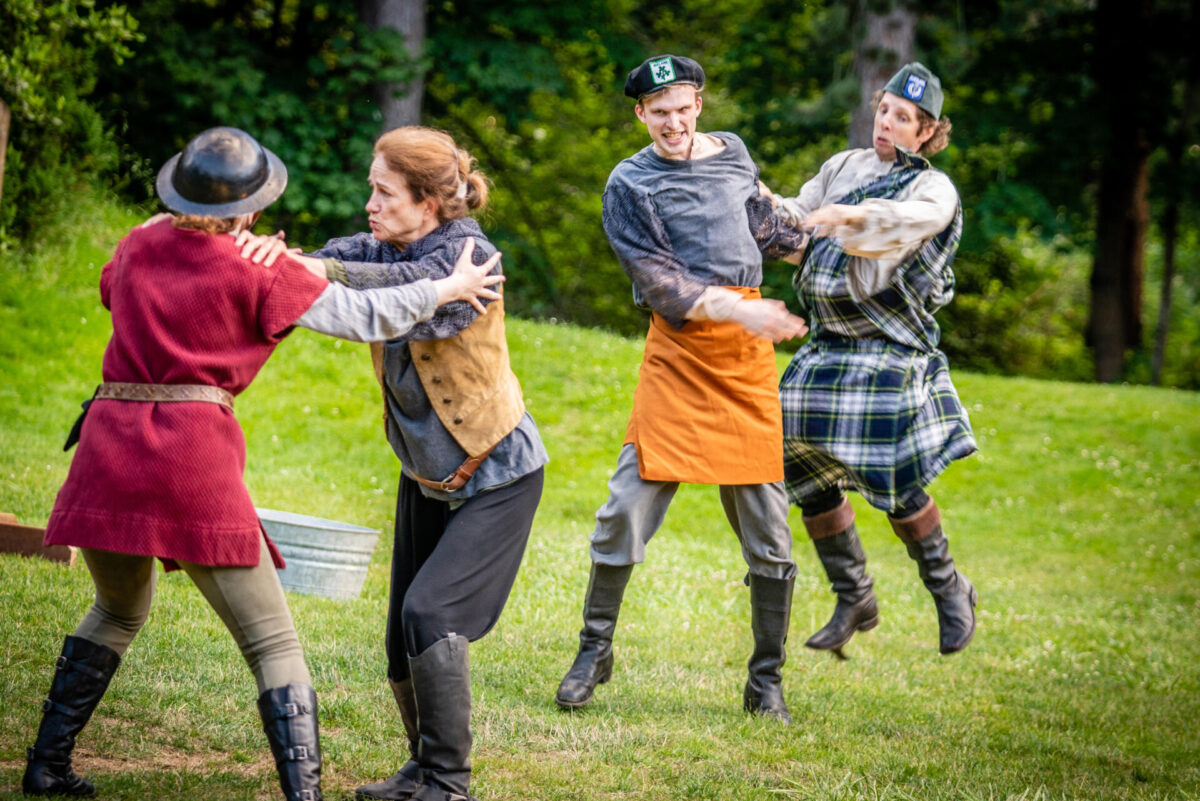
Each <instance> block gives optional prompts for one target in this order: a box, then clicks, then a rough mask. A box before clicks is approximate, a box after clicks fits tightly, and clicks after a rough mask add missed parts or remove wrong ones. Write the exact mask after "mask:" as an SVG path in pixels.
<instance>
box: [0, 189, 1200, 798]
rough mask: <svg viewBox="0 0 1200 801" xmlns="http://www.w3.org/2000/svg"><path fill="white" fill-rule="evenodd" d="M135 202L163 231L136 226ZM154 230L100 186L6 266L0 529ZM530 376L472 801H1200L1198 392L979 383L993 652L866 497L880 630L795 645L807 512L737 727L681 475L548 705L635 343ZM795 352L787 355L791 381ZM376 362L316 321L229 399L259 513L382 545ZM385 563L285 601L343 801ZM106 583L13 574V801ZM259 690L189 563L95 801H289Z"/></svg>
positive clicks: (712, 498) (150, 647)
mask: <svg viewBox="0 0 1200 801" xmlns="http://www.w3.org/2000/svg"><path fill="white" fill-rule="evenodd" d="M143 213H144V212H143ZM143 213H133V212H129V211H125V210H122V209H120V208H117V207H115V206H111V205H108V204H96V203H94V202H92V200H91V198H90V197H87V196H85V197H83V198H82V199H81V200H80V202H79V203H77V204H75V205H74V206H73V207H72V209H70V210H69V212H68V213H67V215H66V216H64V218H63V219H61V220H59V221H57V223H56V225H55V226H54V227H53V228H52V229H51V230H50V231H49V232H48V240H47V244H46V246H45V247H43V248H40V249H39V253H38V254H36V255H34V256H31V255H29V254H26V253H22V254H17V255H16V256H15V257H14V259H13V261H12V262H11V263H10V264H11V267H12V268H13V269H7V270H4V271H0V330H3V331H4V332H5V335H4V336H2V337H0V370H2V371H3V374H4V375H5V378H6V380H5V381H4V382H0V420H3V421H4V425H3V426H0V511H10V512H15V513H16V514H17V515H19V516H20V518H21V519H22V520H23V521H25V522H28V523H30V524H36V525H41V524H44V523H45V521H46V519H47V517H48V515H49V512H50V509H51V506H52V504H53V501H54V497H55V493H56V492H57V490H58V487H59V486H60V484H61V482H62V480H63V477H64V476H65V473H66V469H67V466H68V464H69V460H70V455H69V454H64V453H63V452H62V451H61V449H60V448H61V442H62V438H63V435H64V433H65V431H66V429H67V427H68V426H69V424H70V421H71V420H72V419H73V418H74V416H75V414H76V413H77V411H78V403H79V401H80V400H81V399H82V398H84V397H86V396H87V395H88V394H89V392H90V390H91V387H92V386H93V385H94V383H95V382H96V380H97V379H98V377H99V365H100V357H101V353H102V351H103V348H104V344H105V341H106V338H107V336H108V331H109V323H108V317H107V314H106V313H105V312H104V311H103V309H102V308H101V307H100V304H99V297H98V292H97V288H96V284H97V279H98V274H99V268H100V265H102V264H103V263H104V261H105V260H106V259H107V258H108V257H109V256H110V255H111V253H112V250H113V247H114V246H115V243H116V241H117V239H118V238H119V237H120V236H121V235H122V234H123V233H124V231H125V230H126V229H127V228H128V227H129V226H131V225H133V224H135V223H136V222H138V221H139V220H140V219H141V216H142V214H143ZM509 340H510V343H511V349H512V355H513V367H514V369H515V370H516V372H517V374H518V375H519V377H520V378H521V381H522V384H523V387H524V389H525V394H526V398H527V401H528V404H529V409H530V411H531V413H532V414H533V415H534V417H535V418H536V419H537V421H538V424H539V426H540V428H541V431H542V433H543V435H544V438H545V441H546V445H547V448H548V450H549V452H550V456H551V460H552V461H551V463H550V464H549V465H548V467H547V482H546V491H545V493H544V495H543V498H542V503H541V506H540V508H539V511H538V515H537V518H536V519H535V522H534V529H533V533H532V536H531V539H530V542H529V547H528V550H527V552H526V556H525V560H524V564H523V566H522V568H521V572H520V574H519V575H518V578H517V583H516V586H515V587H514V589H513V593H512V596H511V599H510V601H509V603H508V606H507V608H506V610H505V612H504V615H503V616H502V617H501V619H500V621H499V623H498V625H497V627H496V628H495V629H494V630H493V631H492V632H491V633H490V634H489V635H488V636H487V637H485V638H484V639H483V640H482V641H480V642H479V643H477V644H476V645H474V646H473V647H472V652H471V664H472V685H473V695H474V713H473V724H474V730H475V747H474V752H473V754H472V762H473V768H474V777H475V778H474V782H473V784H472V794H473V795H475V796H477V797H479V798H481V799H484V801H529V800H530V799H538V800H539V801H593V800H595V801H600V800H601V799H603V800H604V801H608V800H610V799H621V800H622V801H717V800H719V801H778V800H779V799H805V800H806V801H852V800H853V801H858V800H859V799H870V801H1076V800H1077V799H1089V800H1090V799H1106V801H1125V800H1128V801H1190V800H1191V799H1195V798H1197V797H1200V728H1198V727H1197V726H1196V720H1197V717H1198V716H1200V675H1198V674H1197V671H1196V662H1197V660H1198V659H1200V640H1198V639H1197V637H1196V636H1195V631H1196V627H1197V623H1198V622H1200V504H1197V497H1200V398H1198V397H1197V395H1196V394H1195V393H1188V392H1179V391H1169V390H1162V389H1151V388H1143V387H1112V386H1086V385H1079V384H1069V383H1063V382H1051V381H1038V380H1029V379H1013V378H1000V377H994V376H981V375H977V374H972V373H963V372H959V373H958V374H957V375H956V380H957V382H958V386H959V389H960V392H961V394H962V397H963V399H964V401H965V402H966V404H967V406H968V408H969V410H970V414H971V419H972V422H973V424H974V426H975V428H976V432H977V434H978V436H979V439H980V445H981V450H980V453H979V454H978V455H977V456H975V457H972V458H970V459H967V460H964V461H962V462H959V463H956V464H955V465H953V466H951V468H950V469H949V470H948V471H947V472H946V474H945V475H944V476H943V477H942V478H940V479H938V481H937V482H936V483H935V485H934V487H933V490H932V491H933V493H934V494H935V495H936V497H937V498H938V501H939V505H940V506H941V508H942V509H943V511H944V514H945V526H946V530H947V532H948V535H949V537H950V539H951V542H952V545H953V553H954V555H955V557H956V560H957V563H958V565H959V566H960V567H961V568H962V569H963V570H964V571H965V572H966V573H967V575H969V576H970V577H971V579H972V580H973V581H974V582H975V584H976V585H977V586H978V588H979V592H980V598H981V602H980V607H979V619H980V624H979V625H980V627H979V630H978V633H977V635H976V637H975V641H974V642H973V643H972V644H971V646H970V647H969V648H968V649H967V650H966V651H965V652H963V653H962V654H958V655H956V656H953V657H950V658H943V657H939V656H938V655H937V653H936V646H935V643H936V637H937V623H936V620H935V615H934V609H933V606H932V604H931V602H930V599H929V595H928V593H926V592H925V590H924V589H923V588H922V587H921V586H920V583H919V580H918V578H917V575H916V570H915V568H914V566H913V564H912V562H911V561H910V560H909V559H908V558H907V556H906V555H905V553H904V548H903V547H902V546H901V545H900V543H899V542H897V540H896V539H895V537H894V536H893V535H892V533H891V531H890V529H889V527H888V525H887V523H886V522H885V520H884V519H883V517H882V516H881V515H879V514H877V513H874V512H872V510H870V509H869V508H867V507H866V505H865V504H863V503H862V502H861V499H859V498H857V497H855V498H854V500H853V502H854V504H855V507H856V509H857V511H858V516H859V525H860V529H861V532H862V537H863V542H864V547H865V549H866V551H867V554H868V556H869V559H870V569H871V572H872V574H873V576H874V578H875V581H876V585H875V589H876V592H877V594H878V596H879V601H880V612H881V620H880V625H879V627H878V628H876V629H875V630H873V631H871V632H869V633H867V634H864V635H859V636H857V637H856V638H855V640H854V641H853V642H852V643H851V645H850V646H849V648H848V649H847V653H848V654H849V656H850V659H849V661H846V662H838V661H836V660H834V659H832V658H830V657H829V656H828V655H827V654H819V653H815V652H812V651H808V650H806V649H805V648H803V647H801V645H800V643H802V642H803V640H804V638H805V637H806V636H807V635H808V634H809V633H810V632H811V631H813V630H814V628H815V627H817V626H819V625H821V623H823V622H824V619H825V616H826V615H827V614H828V613H829V611H830V609H831V608H832V605H833V599H832V595H831V594H830V593H829V590H828V586H827V583H826V581H825V579H824V577H823V576H822V575H821V568H820V566H819V565H818V563H817V561H816V558H815V556H814V554H813V553H812V549H811V546H809V544H808V543H807V541H806V540H805V538H804V535H803V534H802V533H801V532H802V527H801V523H800V521H799V519H798V515H797V514H796V513H795V512H793V518H792V521H791V522H792V525H793V529H794V530H795V531H796V532H797V534H798V537H797V540H796V549H795V557H796V560H797V562H798V564H799V575H798V577H797V583H796V592H795V601H794V607H793V614H792V621H791V629H790V632H791V635H790V639H789V644H790V645H791V648H790V649H789V654H788V660H787V664H786V665H785V666H784V684H785V690H786V693H787V698H788V702H789V704H790V706H791V710H792V714H793V716H794V718H795V720H796V723H795V725H793V726H792V727H782V726H777V725H775V724H773V723H772V722H770V721H763V720H759V719H752V718H749V717H748V716H746V715H745V714H744V713H743V712H742V711H741V689H742V682H743V681H744V676H745V664H746V659H747V657H748V656H749V653H750V650H751V647H752V642H751V638H750V631H749V618H750V611H749V604H748V602H747V592H746V588H745V586H744V585H743V584H742V581H741V578H742V575H743V572H744V569H745V566H744V563H743V562H742V560H741V556H740V554H739V551H738V547H737V544H736V540H735V538H734V537H733V535H732V534H731V533H730V531H729V530H728V525H727V523H726V522H725V518H724V515H723V513H722V511H721V508H720V503H719V501H718V499H717V493H716V491H715V489H714V488H712V487H684V488H682V489H681V490H680V493H679V495H678V496H677V497H676V499H675V501H674V504H673V505H672V508H671V510H670V512H669V513H668V515H667V519H666V523H665V525H664V527H663V529H662V531H661V532H660V533H659V535H658V536H657V537H656V538H655V540H654V541H653V543H652V544H651V546H650V548H649V551H648V554H647V561H646V563H645V564H644V565H643V566H641V567H639V568H638V569H637V570H636V571H635V573H634V578H633V581H632V582H631V584H630V588H629V591H628V593H627V596H626V597H627V602H626V604H625V606H624V608H623V610H622V612H621V617H620V623H619V626H618V631H617V635H616V639H615V645H614V649H615V653H616V668H615V672H614V675H613V679H612V681H611V682H609V683H608V684H606V685H603V686H602V687H601V688H600V689H599V691H598V692H597V695H596V700H595V701H594V702H593V704H592V706H591V707H590V708H589V709H587V710H584V711H582V712H579V713H574V714H566V713H563V712H561V711H560V710H559V709H558V708H557V707H556V706H555V705H554V702H553V694H554V689H555V687H556V686H557V683H558V681H559V679H560V678H561V677H562V674H563V673H564V672H565V671H566V669H567V668H568V666H569V665H570V661H571V658H572V656H573V655H574V651H575V648H576V646H577V643H578V638H577V631H578V629H579V624H580V621H579V608H580V607H579V605H580V602H581V599H582V596H583V592H584V586H585V584H586V581H587V563H588V557H587V535H588V533H589V532H590V530H591V526H592V520H593V518H592V515H593V514H594V512H595V510H596V509H597V507H598V506H599V505H600V504H601V503H602V502H603V500H604V497H605V494H606V488H605V481H606V479H607V476H608V473H609V471H610V470H611V469H612V466H613V464H614V460H615V456H616V452H617V449H618V448H619V446H620V440H621V435H622V433H623V431H624V423H625V421H626V419H627V416H628V413H629V403H630V395H631V392H632V387H633V385H634V382H635V381H636V375H637V363H638V359H639V354H640V350H641V343H640V341H639V340H638V339H636V338H625V337H620V336H616V335H613V334H611V333H606V332H598V331H594V330H588V329H585V328H580V327H576V326H569V325H561V324H560V325H551V324H546V323H536V322H531V321H525V320H515V319H514V320H510V322H509ZM784 358H786V357H783V356H781V364H782V363H783V360H784ZM378 403H379V394H378V388H377V387H376V385H375V383H374V377H373V375H372V372H371V367H370V359H369V357H368V355H367V353H366V348H364V347H362V346H353V345H349V344H347V343H338V342H337V341H335V340H332V339H329V338H325V337H319V336H316V335H314V334H312V333H311V332H307V331H298V332H296V333H295V334H293V335H292V336H291V337H290V338H289V339H288V340H286V341H285V342H284V343H283V344H282V345H281V346H280V348H279V350H278V351H277V353H276V354H275V356H274V357H273V358H272V360H271V361H270V362H269V363H268V364H267V366H266V368H265V369H264V370H263V372H262V373H261V375H260V376H259V377H258V379H257V380H256V381H255V383H254V384H253V385H252V386H251V387H250V389H249V390H248V391H247V392H246V393H244V394H243V395H242V396H240V397H239V399H238V407H237V408H238V412H237V414H238V419H239V420H240V422H241V423H242V426H243V428H244V429H245V431H246V441H247V449H248V461H247V471H246V478H247V481H248V484H249V487H250V490H251V493H252V497H253V498H254V499H255V501H256V502H257V503H259V504H260V505H262V506H265V507H269V508H276V509H286V510H291V511H296V512H301V513H309V514H316V515H319V516H323V517H328V518H333V519H336V520H346V521H348V522H352V523H357V524H361V525H368V526H371V527H374V528H378V529H381V530H383V531H385V532H387V531H390V529H391V525H392V519H393V514H394V508H395V507H394V502H395V498H394V492H395V489H394V488H395V481H396V475H397V471H398V469H397V468H398V466H397V463H396V460H395V458H394V456H393V455H392V453H391V451H390V449H389V448H388V447H387V444H386V442H385V441H384V439H383V435H382V432H381V431H380V428H379V413H378V406H377V404H378ZM391 551H392V549H391V543H390V541H389V539H388V538H387V537H386V536H385V537H382V538H381V539H380V542H379V546H378V547H377V548H376V551H375V554H374V558H373V559H372V562H371V565H370V569H369V572H368V576H367V581H366V586H365V588H364V591H363V594H362V596H361V597H360V598H358V599H357V600H353V601H343V602H335V601H329V600H325V599H321V598H315V597H309V596H301V595H294V594H289V604H290V606H291V609H292V614H293V617H294V619H295V621H296V624H297V628H298V629H299V633H300V638H301V641H302V643H303V644H304V647H305V655H306V659H307V660H308V663H309V665H310V668H311V670H312V673H313V676H314V680H315V684H316V689H317V692H318V694H319V699H320V715H321V726H322V750H323V752H324V756H325V760H326V761H325V769H324V774H323V775H324V789H325V793H326V798H329V799H339V800H340V801H348V800H349V799H350V798H351V795H352V789H351V788H353V787H354V786H356V785H357V784H361V783H363V782H366V781H375V780H378V779H380V778H383V777H385V776H387V775H390V774H391V772H392V771H394V770H395V769H396V768H397V766H398V764H399V762H398V760H399V759H401V758H402V757H401V754H402V753H403V746H402V744H401V741H400V723H399V720H398V716H397V714H396V711H395V706H394V703H393V701H392V699H391V695H390V693H389V692H388V690H387V687H386V684H385V682H384V665H383V642H382V641H383V629H384V618H385V615H386V597H387V592H388V586H387V584H388V563H389V560H390V558H391ZM92 593H93V588H92V585H91V581H90V578H89V576H88V574H87V571H86V570H85V569H84V568H83V567H82V566H81V565H80V564H76V565H75V566H74V567H72V568H65V567H63V566H61V565H58V564H53V563H50V562H45V561H42V560H35V559H22V558H19V557H15V556H12V555H0V607H2V608H3V609H4V615H5V617H4V625H3V626H0V698H3V703H0V799H6V800H7V799H12V801H17V799H21V798H23V796H21V795H20V794H19V792H18V790H17V788H18V785H19V782H20V774H21V770H22V769H23V761H24V749H25V748H26V746H28V745H29V744H30V742H31V741H32V739H33V736H34V731H35V728H36V725H37V720H38V716H39V714H40V709H39V705H40V703H41V701H42V699H43V698H44V697H45V692H46V689H47V687H48V685H49V682H50V678H51V675H52V673H53V665H54V661H53V660H54V657H55V655H56V654H57V653H58V649H59V646H60V645H61V641H62V636H63V635H64V634H66V633H68V632H70V631H71V629H72V627H73V626H74V625H76V624H77V623H78V621H79V619H80V617H81V616H82V615H83V613H84V612H85V610H86V609H87V607H88V605H89V604H90V603H91V600H92V597H93V594H92ZM254 695H255V686H254V681H253V679H252V678H251V676H250V673H249V671H248V670H247V669H246V665H245V663H244V662H243V661H242V659H241V657H240V655H239V654H238V652H237V649H236V647H235V646H234V644H233V640H232V638H231V637H230V636H229V635H228V634H227V632H225V630H224V629H223V628H222V626H221V624H220V621H219V619H218V618H217V616H216V615H215V614H213V613H212V612H211V611H209V610H208V609H207V606H206V604H205V602H204V600H203V599H202V598H201V596H200V594H199V593H198V592H197V591H196V589H195V587H194V586H192V585H191V583H190V582H189V581H188V579H187V577H186V576H185V575H183V574H181V573H173V574H170V575H165V576H164V575H160V581H159V584H158V588H157V591H156V596H155V599H154V606H153V608H152V610H151V612H150V617H149V620H148V622H147V624H146V627H145V629H144V630H143V631H142V632H141V633H140V634H139V635H138V638H137V639H136V640H135V641H134V643H133V646H132V647H131V649H130V651H129V652H128V653H127V655H126V659H125V661H124V664H123V665H122V666H121V669H120V670H119V671H118V673H117V675H116V678H115V679H114V681H113V684H112V686H111V688H110V690H109V692H108V694H107V695H106V696H105V698H104V700H103V701H102V702H101V704H100V705H99V707H98V709H97V711H96V714H95V716H94V717H93V719H92V721H91V723H90V724H89V725H88V727H87V729H86V730H85V731H84V732H83V734H82V735H81V737H80V738H79V741H78V746H77V749H76V752H75V753H76V759H75V766H76V769H77V770H79V771H80V772H81V773H83V774H84V775H85V776H87V777H88V778H90V779H91V780H93V781H95V782H96V784H97V787H98V790H99V793H100V797H101V798H103V799H107V800H108V801H144V799H147V798H210V799H220V800H221V801H224V800H225V799H239V800H242V799H244V800H245V801H251V800H252V799H253V800H255V801H272V800H273V799H278V798H280V795H279V790H278V785H277V783H276V780H275V777H274V765H273V763H272V760H271V757H270V755H269V753H268V750H267V743H266V739H265V737H264V736H263V734H262V730H261V726H260V724H259V722H258V720H257V716H256V713H255V708H254Z"/></svg>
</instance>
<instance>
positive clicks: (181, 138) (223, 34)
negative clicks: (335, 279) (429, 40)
mask: <svg viewBox="0 0 1200 801" xmlns="http://www.w3.org/2000/svg"><path fill="white" fill-rule="evenodd" d="M130 8H131V11H132V13H134V14H136V16H137V17H138V19H139V20H140V21H141V23H142V24H143V25H144V26H146V27H147V28H150V29H153V30H154V31H155V41H154V44H153V47H150V46H147V47H145V48H140V49H139V50H138V52H137V56H136V58H135V59H133V60H132V61H131V62H130V63H129V64H127V65H125V67H124V68H122V69H118V70H112V71H110V72H109V73H108V74H107V75H106V76H105V79H104V81H103V82H102V83H101V86H100V89H99V91H100V93H102V95H103V103H104V108H105V110H106V112H107V113H108V114H110V115H112V116H113V118H115V119H119V120H121V122H122V123H123V129H124V134H123V139H124V141H125V142H127V143H128V144H129V146H130V153H129V154H127V158H126V159H125V160H124V164H123V171H124V173H125V174H126V175H127V176H128V177H129V178H131V179H132V184H133V190H134V194H135V198H136V199H145V198H151V197H153V178H154V174H155V172H156V171H157V169H158V166H159V165H161V164H162V163H163V162H165V161H166V160H167V159H168V158H169V157H170V156H171V155H173V154H174V153H176V152H177V151H178V150H179V149H180V148H182V147H183V145H184V144H186V143H187V141H188V139H190V138H191V137H192V136H194V135H195V134H197V133H199V132H200V131H202V130H204V129H206V128H210V127H212V126H214V125H232V126H235V127H238V128H242V129H244V130H246V131H248V132H249V133H250V134H252V135H253V136H255V137H256V138H257V139H258V140H259V141H260V142H262V143H263V145H265V146H266V147H268V148H270V149H271V150H273V151H274V152H275V153H276V154H277V155H278V156H279V157H280V158H281V159H283V161H284V163H285V164H286V165H287V167H288V176H289V180H288V189H287V191H286V192H285V193H284V195H283V197H282V199H281V200H280V202H279V203H277V204H275V205H274V206H272V207H271V208H270V209H268V210H267V213H266V215H265V217H264V222H263V226H264V227H268V226H270V227H279V228H284V229H286V230H287V231H288V235H289V239H292V240H295V241H297V242H300V243H303V244H307V245H312V244H320V242H323V241H324V240H325V239H326V238H328V237H330V236H335V235H341V234H345V233H348V232H349V231H351V230H353V229H354V228H355V227H361V226H362V225H364V224H365V220H363V219H362V218H363V216H364V215H363V214H362V207H363V204H364V203H365V202H366V197H367V194H368V193H367V188H366V171H367V166H368V165H369V164H370V161H371V148H372V145H373V144H374V141H375V137H376V136H377V135H378V134H379V132H380V129H381V127H382V117H381V115H380V112H379V109H378V107H377V106H376V104H375V101H374V95H373V87H374V84H375V83H376V82H377V81H380V82H403V81H405V80H407V79H408V78H409V77H410V75H411V61H410V59H409V57H408V55H407V53H406V52H405V49H404V46H403V42H402V39H401V37H400V35H399V34H398V33H396V32H395V31H390V30H380V31H372V30H370V29H368V28H367V27H366V26H364V25H363V24H362V23H360V22H359V21H358V19H357V14H356V13H355V8H354V7H353V5H350V6H349V7H346V4H340V5H337V4H333V5H331V4H328V3H318V2H310V1H306V2H300V3H287V4H273V3H267V2H250V3H244V4H240V5H238V6H237V7H230V6H223V7H218V8H213V7H212V4H211V3H207V2H204V1H203V0H188V1H186V2H175V1H174V0H136V1H135V2H132V3H131V4H130ZM276 11H277V12H278V14H276V13H275V12H276Z"/></svg>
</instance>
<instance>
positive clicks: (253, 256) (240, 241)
mask: <svg viewBox="0 0 1200 801" xmlns="http://www.w3.org/2000/svg"><path fill="white" fill-rule="evenodd" d="M234 244H236V245H238V246H239V247H240V248H241V249H242V258H243V259H249V260H250V261H252V262H254V263H255V264H265V265H266V266H268V267H270V266H271V265H273V264H274V263H275V260H276V259H277V258H279V256H280V254H282V253H287V252H288V246H287V242H285V241H284V239H283V231H277V232H276V233H274V234H269V235H268V234H253V233H251V232H250V231H246V230H242V231H239V232H238V235H237V239H235V240H234ZM293 250H294V252H296V253H299V252H300V250H299V248H295V249H293ZM322 274H324V271H322Z"/></svg>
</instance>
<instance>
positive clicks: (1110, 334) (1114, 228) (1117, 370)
mask: <svg viewBox="0 0 1200 801" xmlns="http://www.w3.org/2000/svg"><path fill="white" fill-rule="evenodd" d="M1152 5H1153V2H1152V0H1138V2H1137V3H1136V4H1133V3H1127V2H1121V0H1100V2H1099V4H1098V6H1097V8H1096V48H1095V63H1094V70H1095V75H1096V86H1097V87H1098V88H1099V92H1100V96H1101V105H1102V106H1103V108H1104V115H1103V122H1104V123H1106V125H1107V128H1108V131H1109V139H1108V146H1107V147H1106V148H1105V151H1104V154H1103V156H1102V162H1101V169H1100V192H1099V201H1098V207H1097V214H1096V254H1095V258H1094V261H1093V263H1092V278H1091V291H1092V309H1091V319H1090V321H1089V324H1088V341H1089V343H1090V344H1091V346H1092V355H1093V358H1094V361H1095V370H1096V380H1097V381H1105V382H1108V381H1117V380H1119V379H1120V378H1121V375H1122V371H1123V365H1124V361H1125V351H1126V350H1127V349H1128V348H1132V347H1137V346H1138V345H1140V344H1141V340H1142V323H1141V307H1142V262H1143V256H1144V252H1145V244H1146V225H1147V220H1148V217H1149V212H1148V210H1147V204H1146V183H1147V176H1146V162H1147V160H1148V158H1149V155H1150V145H1149V139H1148V135H1147V128H1148V112H1147V110H1146V109H1147V100H1146V98H1144V93H1145V86H1144V82H1143V80H1142V77H1141V76H1143V75H1145V74H1146V71H1147V69H1148V67H1149V59H1148V58H1147V57H1146V54H1147V53H1148V52H1149V42H1148V41H1147V38H1148V37H1147V35H1146V32H1147V29H1148V24H1149V17H1150V12H1151V6H1152Z"/></svg>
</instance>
